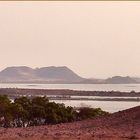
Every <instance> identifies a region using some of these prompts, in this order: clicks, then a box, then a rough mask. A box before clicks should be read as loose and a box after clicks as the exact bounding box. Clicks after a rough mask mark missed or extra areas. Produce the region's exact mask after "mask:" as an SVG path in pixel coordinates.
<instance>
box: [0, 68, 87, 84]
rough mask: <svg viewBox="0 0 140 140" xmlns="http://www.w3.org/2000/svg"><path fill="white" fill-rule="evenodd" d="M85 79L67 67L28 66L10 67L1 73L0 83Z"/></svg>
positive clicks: (65, 81)
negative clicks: (34, 67) (33, 67)
mask: <svg viewBox="0 0 140 140" xmlns="http://www.w3.org/2000/svg"><path fill="white" fill-rule="evenodd" d="M82 80H84V78H82V77H80V76H78V75H77V74H76V73H74V72H73V71H72V70H70V69H69V68H67V67H65V66H64V67H54V66H51V67H43V68H36V69H32V68H30V67H26V66H20V67H8V68H6V69H4V70H2V71H1V72H0V82H37V81H38V82H49V83H51V82H52V83H55V82H57V83H61V82H62V83H71V82H80V81H82Z"/></svg>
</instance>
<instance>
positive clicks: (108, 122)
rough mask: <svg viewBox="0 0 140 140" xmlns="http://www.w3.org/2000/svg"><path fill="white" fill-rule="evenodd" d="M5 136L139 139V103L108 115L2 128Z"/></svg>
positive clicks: (63, 139)
mask: <svg viewBox="0 0 140 140" xmlns="http://www.w3.org/2000/svg"><path fill="white" fill-rule="evenodd" d="M0 138H1V139H6V140H13V139H14V140H15V139H22V140H24V139H26V140H66V139H67V140H79V139H80V140H98V139H103V140H104V139H105V140H123V139H140V106H138V107H135V108H131V109H127V110H124V111H120V112H117V113H114V114H111V115H108V116H106V117H100V118H95V119H89V120H84V121H78V122H73V123H65V124H57V125H46V126H38V127H28V128H8V129H6V128H1V129H0Z"/></svg>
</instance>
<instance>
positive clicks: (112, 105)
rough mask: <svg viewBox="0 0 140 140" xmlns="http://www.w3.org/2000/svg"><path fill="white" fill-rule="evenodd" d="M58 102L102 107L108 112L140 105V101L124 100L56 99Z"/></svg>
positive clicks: (75, 105)
mask: <svg viewBox="0 0 140 140" xmlns="http://www.w3.org/2000/svg"><path fill="white" fill-rule="evenodd" d="M55 102H57V103H64V104H65V105H66V106H72V107H93V108H101V109H103V110H105V111H108V112H111V113H113V112H117V111H121V110H124V109H128V108H131V107H135V106H138V105H140V102H124V101H121V102H119V101H73V100H72V101H68V100H65V101H64V100H63V101H58V100H57V101H55Z"/></svg>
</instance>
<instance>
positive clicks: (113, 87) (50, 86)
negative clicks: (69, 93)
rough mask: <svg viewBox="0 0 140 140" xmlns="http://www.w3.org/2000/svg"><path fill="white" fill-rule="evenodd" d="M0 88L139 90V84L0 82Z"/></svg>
mask: <svg viewBox="0 0 140 140" xmlns="http://www.w3.org/2000/svg"><path fill="white" fill-rule="evenodd" d="M0 88H29V89H71V90H86V91H112V90H114V91H122V92H130V91H132V90H134V91H136V92H140V84H16V83H15V84H3V83H1V84H0Z"/></svg>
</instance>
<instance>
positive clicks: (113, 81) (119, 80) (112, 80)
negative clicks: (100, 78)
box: [104, 76, 138, 84]
mask: <svg viewBox="0 0 140 140" xmlns="http://www.w3.org/2000/svg"><path fill="white" fill-rule="evenodd" d="M104 83H105V84H132V83H138V82H137V81H136V80H135V79H133V78H131V77H129V76H126V77H122V76H114V77H112V78H108V79H106V80H104Z"/></svg>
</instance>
